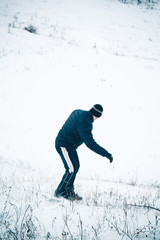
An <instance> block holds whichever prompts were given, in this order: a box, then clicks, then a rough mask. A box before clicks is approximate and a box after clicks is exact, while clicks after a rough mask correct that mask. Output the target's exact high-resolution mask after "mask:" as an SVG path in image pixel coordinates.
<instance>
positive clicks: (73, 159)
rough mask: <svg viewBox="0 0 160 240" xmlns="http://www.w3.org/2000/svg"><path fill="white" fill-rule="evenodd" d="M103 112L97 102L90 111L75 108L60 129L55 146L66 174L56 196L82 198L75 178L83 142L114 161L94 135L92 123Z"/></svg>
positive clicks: (71, 198)
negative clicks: (76, 191)
mask: <svg viewBox="0 0 160 240" xmlns="http://www.w3.org/2000/svg"><path fill="white" fill-rule="evenodd" d="M102 112H103V107H102V106H101V105H100V104H95V105H94V106H93V107H92V108H91V109H90V110H89V111H84V110H75V111H73V112H72V113H71V115H70V116H69V118H68V119H67V121H66V122H65V123H64V125H63V126H62V129H61V130H60V131H59V133H58V135H57V137H56V141H55V147H56V150H57V152H58V153H59V155H60V157H61V159H62V161H63V164H64V167H65V174H64V175H63V177H62V180H61V182H60V184H59V185H58V187H57V189H56V191H55V196H56V197H64V198H66V199H68V200H73V201H74V200H81V199H82V197H80V196H79V195H78V194H76V193H75V192H74V180H75V178H76V174H77V172H78V170H79V167H80V164H79V159H78V155H77V151H76V149H77V148H78V147H79V146H80V145H81V144H82V143H85V144H86V146H87V147H88V148H89V149H91V150H92V151H94V152H95V153H97V154H100V155H101V156H103V157H107V158H108V159H109V160H110V163H111V162H112V161H113V157H112V155H111V154H110V153H109V152H108V151H107V150H105V149H104V148H102V147H101V146H100V145H98V144H97V143H96V142H95V140H94V139H93V136H92V128H93V126H92V123H93V121H94V120H96V119H97V118H99V117H101V115H102Z"/></svg>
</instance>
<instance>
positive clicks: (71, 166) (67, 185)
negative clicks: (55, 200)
mask: <svg viewBox="0 0 160 240" xmlns="http://www.w3.org/2000/svg"><path fill="white" fill-rule="evenodd" d="M56 149H57V151H58V153H59V154H60V156H61V159H62V161H63V164H64V167H65V169H66V172H65V174H64V175H63V178H62V180H61V182H60V184H59V186H58V188H57V190H56V195H62V196H64V194H65V193H66V195H68V196H69V195H71V193H72V194H73V193H74V191H73V188H74V186H73V184H74V181H75V177H76V174H77V172H78V170H79V159H78V155H77V152H76V150H73V149H68V148H64V147H57V148H56ZM77 198H78V195H77ZM77 200H78V199H77ZM79 200H80V199H79Z"/></svg>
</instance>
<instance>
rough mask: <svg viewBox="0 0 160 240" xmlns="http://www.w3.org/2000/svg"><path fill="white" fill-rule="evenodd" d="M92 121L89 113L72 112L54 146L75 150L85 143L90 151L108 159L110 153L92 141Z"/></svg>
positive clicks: (81, 111)
mask: <svg viewBox="0 0 160 240" xmlns="http://www.w3.org/2000/svg"><path fill="white" fill-rule="evenodd" d="M93 121H94V119H93V115H92V113H91V112H90V111H83V110H75V111H73V112H72V113H71V115H70V116H69V118H68V119H67V121H66V122H65V123H64V125H63V126H62V128H61V130H60V131H59V133H58V136H57V138H56V146H60V147H66V148H74V149H76V148H77V147H78V146H80V145H81V144H82V143H85V144H86V146H87V147H88V148H90V149H91V150H92V151H94V152H96V153H98V154H100V155H102V156H104V157H108V156H109V155H110V153H108V152H107V150H105V149H104V148H102V147H101V146H100V145H98V144H97V143H96V142H95V140H94V139H93V135H92V128H93Z"/></svg>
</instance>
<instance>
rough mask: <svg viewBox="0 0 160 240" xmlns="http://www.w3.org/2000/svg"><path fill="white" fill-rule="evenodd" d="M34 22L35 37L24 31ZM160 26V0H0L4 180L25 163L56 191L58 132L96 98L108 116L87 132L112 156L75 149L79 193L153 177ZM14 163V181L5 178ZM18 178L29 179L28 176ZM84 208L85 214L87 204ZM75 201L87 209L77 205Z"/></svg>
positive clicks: (159, 117)
mask: <svg viewBox="0 0 160 240" xmlns="http://www.w3.org/2000/svg"><path fill="white" fill-rule="evenodd" d="M30 25H32V26H34V27H35V28H36V29H37V34H33V33H30V32H28V31H26V30H24V28H26V27H28V26H30ZM159 27H160V5H159V3H157V4H150V5H149V4H141V5H137V4H123V3H122V2H119V1H116V0H115V1H109V0H85V1H84V0H81V1H78V0H77V1H73V0H66V1H62V0H54V1H51V0H44V1H37V0H28V1H27V2H23V1H20V0H6V1H2V0H0V32H1V34H0V112H1V117H0V157H1V163H4V162H6V167H5V166H4V164H1V166H3V168H4V169H5V170H4V169H3V174H2V177H1V178H2V179H3V181H4V182H5V183H6V186H10V184H11V185H12V184H14V183H15V182H16V181H18V182H19V180H18V179H21V174H20V173H21V171H22V174H24V175H25V174H27V175H28V172H29V171H31V170H25V169H24V170H22V169H20V170H19V167H18V166H19V165H21V164H22V166H24V168H26V166H28V165H25V164H29V166H32V167H31V168H30V167H29V169H32V168H33V169H34V175H33V176H31V180H30V181H31V183H32V181H35V179H37V176H39V175H40V176H43V177H42V179H43V178H44V177H45V175H46V176H48V178H47V179H46V180H45V181H46V182H47V183H48V184H49V185H47V184H44V182H43V181H42V182H40V183H39V184H40V185H44V186H43V188H44V189H43V190H42V192H43V191H44V190H45V187H46V188H51V185H50V182H49V180H51V179H52V178H50V176H52V175H54V176H55V178H54V179H52V181H54V183H53V186H52V190H49V192H51V191H53V190H54V188H55V187H56V184H57V183H58V181H59V179H60V177H61V175H62V174H63V171H64V169H63V166H62V163H61V161H60V160H59V156H58V154H57V152H56V151H55V148H54V140H55V137H56V135H57V132H58V131H59V129H60V127H61V126H62V124H63V123H64V121H65V120H66V118H67V117H68V115H69V114H70V113H71V112H72V111H73V110H74V109H76V108H80V109H86V110H89V109H90V108H91V107H92V106H93V104H96V103H100V104H102V106H103V107H104V114H103V116H102V118H100V119H98V120H97V121H96V122H95V123H94V129H93V135H94V138H95V140H96V141H97V142H98V143H99V144H100V145H102V146H103V147H105V148H106V149H107V150H108V151H109V152H111V153H112V154H113V157H114V162H113V163H112V164H110V163H109V161H108V160H107V159H104V158H102V157H101V156H98V155H97V154H95V153H93V152H91V151H90V150H89V149H87V148H86V146H81V147H80V148H79V149H78V153H79V158H80V163H81V168H80V172H79V174H78V177H77V181H76V184H77V185H76V186H77V188H78V186H80V192H81V193H84V195H85V194H86V192H87V183H88V184H89V183H90V182H91V186H92V187H93V186H95V185H96V184H97V181H99V182H98V184H99V185H101V184H102V185H103V183H104V186H105V187H106V189H107V186H106V185H107V184H108V183H109V188H110V187H111V188H112V185H111V182H113V183H114V186H113V188H120V186H119V185H118V186H116V184H115V182H119V183H124V186H123V187H124V189H126V185H125V184H130V185H134V184H144V185H145V184H146V185H148V184H149V185H150V186H151V185H154V184H155V183H158V182H159V180H160V178H159V167H160V164H159V159H160V151H159V146H160V138H159V136H160V126H159V122H160V114H159V109H160V95H159V87H160V83H159V75H160V31H159ZM19 162H20V163H19ZM12 164H13V167H11V170H9V169H10V166H12ZM7 166H8V168H7ZM16 169H18V170H17V173H16V175H14V176H13V181H12V179H9V177H8V176H12V173H14V172H16ZM27 169H28V168H27ZM39 171H40V173H39ZM41 171H42V175H41ZM91 179H93V181H91ZM3 181H1V182H3ZM22 181H24V185H25V184H26V182H28V178H27V177H26V179H24V180H22ZM8 184H9V185H8ZM130 185H129V186H130ZM91 186H90V187H89V188H91ZM123 187H122V188H123ZM16 188H17V189H18V188H19V184H18V186H17V187H16ZM24 188H25V187H24ZM26 188H27V189H28V187H26ZM23 190H24V189H22V190H21V194H22V200H21V201H22V202H23V201H24V199H23ZM132 190H133V189H132V188H130V187H129V190H128V191H129V194H132ZM27 191H28V190H27ZM83 191H84V192H83ZM121 191H122V192H121V193H119V194H123V195H125V194H126V192H123V190H121ZM150 191H151V189H149V192H150ZM157 191H158V190H157ZM33 192H34V190H33ZM37 192H38V190H37ZM93 192H94V191H93ZM144 195H145V193H144ZM151 195H152V194H151ZM25 196H27V198H28V197H29V196H32V193H31V192H28V194H26V195H25ZM38 196H39V197H40V201H41V198H42V196H40V195H38ZM137 196H138V195H137ZM15 198H16V194H15ZM32 201H35V199H31V202H32ZM44 201H45V200H44ZM17 204H18V205H19V203H17ZM43 204H44V205H43V207H44V212H45V211H46V216H48V220H47V221H48V222H49V223H48V224H51V222H50V217H52V216H50V217H49V213H47V211H48V212H50V211H51V210H50V209H52V208H54V207H55V206H54V205H53V206H52V205H49V206H48V210H47V209H46V207H45V206H46V204H47V203H46V202H44V203H43ZM65 204H67V203H66V202H65V203H64V205H65ZM39 207H40V206H39ZM83 207H84V208H86V210H85V212H86V213H87V212H88V213H89V211H91V209H90V208H89V207H87V204H84V205H83ZM75 208H78V210H77V211H80V212H83V211H82V210H83V208H82V206H81V205H78V206H76V204H75ZM81 208H82V209H81ZM54 209H57V208H54ZM62 209H63V206H62ZM103 210H104V209H101V210H99V211H103ZM37 211H38V210H37ZM55 211H57V213H59V211H58V210H55ZM75 211H76V210H75ZM62 212H63V211H62ZM36 214H37V215H38V214H39V213H36ZM62 215H63V214H62ZM94 217H95V215H94ZM89 218H90V214H88V215H87V217H85V216H84V219H89ZM76 219H77V220H76V221H79V220H78V219H79V218H78V217H77V218H76ZM101 220H103V219H101ZM93 222H94V218H93ZM56 224H57V223H56ZM63 224H64V222H63ZM77 224H78V223H77ZM91 225H92V223H91ZM46 226H47V224H46ZM46 226H45V228H46ZM95 226H97V225H96V223H95ZM92 230H93V229H92ZM48 231H49V230H48ZM92 233H94V231H92ZM102 233H103V231H102ZM58 234H59V233H58ZM112 234H113V232H112V233H111V235H112ZM94 237H95V236H94ZM66 239H67V236H66ZM101 239H104V238H102V236H101ZM110 239H111V238H110ZM113 239H115V240H117V239H116V237H113Z"/></svg>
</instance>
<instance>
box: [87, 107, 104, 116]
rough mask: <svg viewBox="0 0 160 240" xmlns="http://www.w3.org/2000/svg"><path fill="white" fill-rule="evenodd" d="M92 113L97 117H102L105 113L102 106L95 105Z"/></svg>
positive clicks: (91, 110)
mask: <svg viewBox="0 0 160 240" xmlns="http://www.w3.org/2000/svg"><path fill="white" fill-rule="evenodd" d="M90 112H91V113H92V115H94V116H95V117H100V116H101V115H102V112H103V107H102V106H101V105H100V104H95V105H94V106H93V107H92V108H91V109H90Z"/></svg>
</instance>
